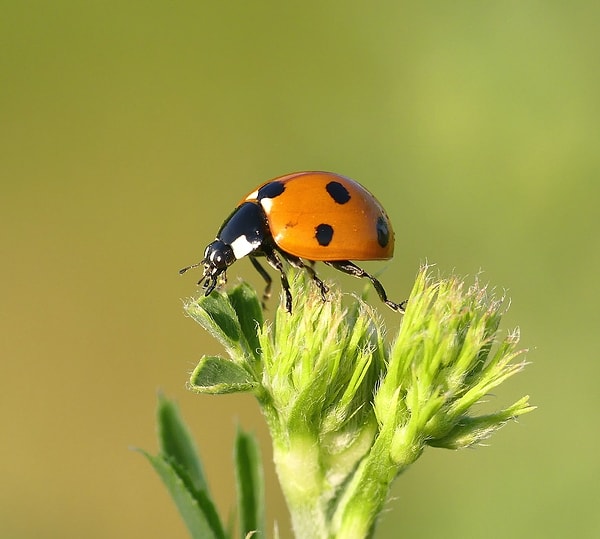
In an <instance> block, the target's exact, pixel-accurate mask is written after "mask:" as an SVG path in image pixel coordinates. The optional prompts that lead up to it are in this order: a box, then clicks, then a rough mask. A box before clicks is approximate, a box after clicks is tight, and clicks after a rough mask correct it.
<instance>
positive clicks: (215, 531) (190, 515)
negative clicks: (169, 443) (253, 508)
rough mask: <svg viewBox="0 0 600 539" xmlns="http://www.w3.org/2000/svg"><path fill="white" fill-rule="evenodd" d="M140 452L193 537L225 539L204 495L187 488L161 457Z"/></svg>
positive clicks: (212, 508)
mask: <svg viewBox="0 0 600 539" xmlns="http://www.w3.org/2000/svg"><path fill="white" fill-rule="evenodd" d="M141 453H142V454H143V455H145V457H146V458H147V459H148V460H149V461H150V464H152V466H153V467H154V469H155V470H156V472H157V473H158V475H159V476H160V478H161V479H162V481H163V483H164V484H165V486H166V487H167V489H168V490H169V493H170V494H171V497H172V498H173V500H174V502H175V505H177V508H178V509H179V513H180V514H181V516H182V517H183V520H184V522H185V524H186V526H187V528H188V530H189V532H190V535H191V536H192V537H193V539H225V533H224V532H223V527H222V525H221V522H220V520H219V516H218V515H217V513H216V511H215V509H214V504H213V503H212V500H210V498H209V497H208V494H207V493H206V492H205V491H196V492H194V491H193V489H190V488H189V485H188V484H187V483H186V481H185V480H184V479H183V478H182V477H181V475H180V474H179V473H178V472H177V470H176V468H175V466H173V465H172V464H171V463H170V462H168V461H167V459H165V458H164V457H162V456H156V457H155V456H152V455H150V454H148V453H146V452H145V451H141Z"/></svg>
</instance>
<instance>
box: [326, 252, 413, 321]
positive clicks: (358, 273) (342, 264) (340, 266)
mask: <svg viewBox="0 0 600 539" xmlns="http://www.w3.org/2000/svg"><path fill="white" fill-rule="evenodd" d="M325 264H327V265H328V266H331V267H332V268H335V269H337V270H340V271H342V272H344V273H347V274H348V275H353V276H354V277H359V278H361V277H365V278H367V279H369V281H371V282H372V283H373V287H374V288H375V290H376V291H377V294H379V297H380V298H381V301H383V302H384V303H385V304H386V305H387V306H388V307H389V308H390V309H392V310H394V311H398V312H401V313H403V312H404V308H405V307H406V301H403V302H402V303H394V302H393V301H390V300H389V299H388V297H387V294H386V293H385V289H384V288H383V285H382V284H381V283H380V282H379V281H378V280H377V279H375V277H373V276H372V275H370V274H368V273H367V272H366V271H365V270H364V269H362V268H359V267H358V266H357V265H356V264H353V263H352V262H350V261H349V260H336V261H327V262H325Z"/></svg>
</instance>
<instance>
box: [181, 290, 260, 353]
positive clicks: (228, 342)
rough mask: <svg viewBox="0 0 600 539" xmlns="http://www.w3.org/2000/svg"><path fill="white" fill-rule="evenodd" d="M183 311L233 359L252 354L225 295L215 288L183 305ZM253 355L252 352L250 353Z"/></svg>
mask: <svg viewBox="0 0 600 539" xmlns="http://www.w3.org/2000/svg"><path fill="white" fill-rule="evenodd" d="M184 308H185V311H186V312H187V313H188V314H189V315H190V316H191V317H192V318H193V319H194V320H195V321H196V322H198V324H200V325H201V326H202V327H203V328H204V329H205V330H206V331H208V332H209V333H210V334H211V335H212V336H213V337H215V339H217V340H218V341H219V342H220V343H221V344H222V345H223V346H224V347H225V349H226V350H227V353H228V354H229V355H230V356H231V358H232V359H234V360H235V361H243V358H245V357H247V356H249V355H250V354H252V352H251V351H250V347H249V346H248V343H247V341H246V338H245V336H244V334H243V332H242V328H241V327H240V322H239V320H238V317H237V314H236V312H235V311H234V310H233V307H232V306H231V303H230V302H229V301H228V298H227V296H225V295H224V294H223V293H222V292H220V291H218V290H216V291H214V292H213V293H212V294H210V295H209V296H206V297H205V296H202V297H200V298H198V299H197V300H193V301H190V302H189V303H186V305H185V307H184ZM252 356H253V354H252Z"/></svg>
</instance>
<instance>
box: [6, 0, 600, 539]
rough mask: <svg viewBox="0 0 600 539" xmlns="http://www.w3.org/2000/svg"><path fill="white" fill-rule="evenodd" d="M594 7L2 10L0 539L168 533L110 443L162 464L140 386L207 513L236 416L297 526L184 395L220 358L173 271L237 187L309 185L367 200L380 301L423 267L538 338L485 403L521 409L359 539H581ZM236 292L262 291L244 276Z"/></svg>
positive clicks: (222, 426)
mask: <svg viewBox="0 0 600 539" xmlns="http://www.w3.org/2000/svg"><path fill="white" fill-rule="evenodd" d="M598 6H599V4H598V3H595V2H589V3H588V2H575V3H566V2H540V1H524V2H521V1H507V2H423V3H416V2H415V3H407V2H398V1H387V2H376V3H371V4H367V3H366V2H359V1H346V2H322V1H318V2H317V1H307V0H305V1H303V2H297V3H296V2H289V3H283V2H273V1H270V2H248V3H245V2H244V3H242V2H238V3H235V4H232V3H219V2H204V1H198V0H197V1H189V0H175V1H172V2H159V1H148V0H145V1H143V2H142V1H129V2H116V1H112V0H103V1H89V2H75V1H72V2H67V1H60V0H57V1H54V2H39V1H38V2H36V1H23V2H5V3H3V6H2V15H1V17H0V62H1V63H0V152H1V154H0V179H1V192H0V193H1V194H0V234H1V235H2V238H1V249H2V251H1V252H2V262H1V264H0V283H2V301H1V310H0V313H1V322H2V334H1V338H0V354H1V360H2V381H1V384H2V385H1V387H0V414H1V415H0V425H2V427H1V430H2V434H1V435H0V453H1V460H0V537H2V538H11V539H12V538H15V539H21V538H33V537H36V538H37V537H45V538H65V537H86V538H90V539H94V538H108V537H109V538H125V537H177V538H178V537H181V538H184V537H187V532H186V530H185V528H184V526H183V524H182V523H181V521H180V519H179V516H178V514H177V512H176V509H175V507H174V505H173V504H172V502H171V501H170V499H169V497H168V495H167V493H166V491H165V489H164V488H163V486H162V484H161V483H160V482H159V480H158V478H157V477H156V476H155V474H154V472H153V471H152V469H151V468H150V466H149V465H148V464H147V463H146V462H145V461H144V460H143V458H142V457H140V456H139V455H138V454H136V453H135V452H133V451H131V450H130V448H131V447H132V446H139V447H143V448H146V449H150V450H152V451H154V450H156V441H155V433H154V409H155V403H156V392H157V390H158V389H159V388H160V389H162V390H163V391H164V392H165V393H166V394H167V395H168V396H172V397H175V398H176V399H177V401H178V402H179V404H180V406H181V408H182V411H183V413H184V415H185V417H186V419H187V420H188V422H189V424H190V426H191V428H192V430H193V433H194V435H195V436H196V438H197V440H198V443H199V445H200V448H201V452H202V455H203V457H204V459H205V462H206V466H207V470H208V475H209V480H210V481H211V485H212V488H213V490H214V493H215V496H216V498H217V501H218V504H219V507H220V508H221V510H222V511H223V512H225V513H227V512H228V511H229V510H230V509H231V508H232V507H233V505H234V492H233V473H232V469H231V464H230V463H231V452H232V450H231V447H232V439H233V433H234V431H235V428H236V424H238V423H239V424H240V425H241V426H243V427H244V428H246V429H249V430H252V431H254V432H256V433H258V434H259V436H260V437H261V444H262V447H263V453H264V457H265V464H266V468H267V472H266V473H267V480H268V485H267V493H268V505H269V515H268V516H269V521H270V522H272V521H273V520H275V519H277V521H278V522H279V526H280V530H281V532H282V537H284V538H285V537H290V535H291V534H290V532H289V520H288V516H287V511H286V509H285V506H284V504H283V502H282V498H281V494H280V491H279V488H278V486H277V484H276V481H275V478H274V473H273V471H272V465H271V463H270V456H271V455H270V448H269V441H268V437H267V436H266V432H265V427H264V425H263V421H262V418H261V417H260V414H259V412H258V408H257V406H256V404H255V402H254V401H253V399H252V398H251V397H249V396H230V397H208V396H196V395H193V394H191V393H190V392H188V391H187V390H186V389H185V382H186V380H187V375H188V372H189V371H190V370H191V369H192V367H193V366H194V365H195V362H196V361H197V360H198V359H199V357H200V356H201V355H202V354H217V353H221V349H220V347H219V346H218V345H217V343H215V342H214V341H212V340H211V339H210V338H209V337H208V336H207V335H206V334H205V333H203V331H202V330H201V329H200V328H199V327H198V326H195V325H194V323H193V322H192V321H191V320H189V319H187V318H186V317H185V316H184V315H183V311H182V304H181V298H185V297H187V296H190V295H192V294H195V293H196V288H195V285H194V283H195V280H196V279H197V278H198V277H199V274H198V273H196V274H194V275H186V276H185V277H179V276H178V275H177V270H178V269H179V268H180V267H182V266H184V265H187V264H189V263H192V262H195V261H197V260H199V259H200V258H201V256H202V252H203V249H204V247H205V245H206V244H207V243H208V242H209V241H211V240H212V239H213V237H214V234H215V232H216V230H217V228H218V227H219V226H220V224H221V222H222V220H223V219H224V217H225V216H227V215H228V214H229V212H230V211H231V209H232V207H233V206H234V205H235V204H236V203H237V202H238V200H239V199H240V198H241V196H243V195H244V194H245V193H246V192H247V191H249V190H250V189H252V188H253V187H255V186H256V185H257V184H258V183H260V182H262V181H265V180H267V179H269V178H271V177H273V176H277V175H279V174H283V173H287V172H291V171H296V170H303V169H325V170H333V171H336V172H339V173H342V174H345V175H348V176H350V177H352V178H355V179H357V180H359V181H360V182H361V183H363V184H364V185H366V186H367V187H368V188H369V189H370V190H372V191H373V192H374V193H375V194H376V195H377V196H378V198H379V199H380V200H381V201H382V202H383V203H384V205H385V206H386V208H387V210H388V213H389V214H390V216H391V218H392V221H393V223H394V225H395V229H396V257H395V258H394V259H393V260H392V261H391V262H389V263H384V264H367V265H366V266H367V267H368V268H369V269H374V270H383V273H382V275H381V278H382V280H383V282H384V283H385V284H386V287H387V288H388V291H389V293H390V296H391V297H393V298H396V299H403V298H404V297H406V295H407V293H408V291H409V290H410V287H411V284H412V279H413V277H414V275H415V273H416V271H417V269H418V267H419V264H420V263H421V262H422V261H424V260H429V261H430V262H433V263H436V264H437V266H438V267H439V268H440V270H441V271H442V272H444V273H448V272H450V271H456V272H457V273H459V274H469V275H473V274H474V273H476V272H478V271H479V270H480V269H482V270H483V271H484V273H483V278H484V279H485V280H487V281H489V282H490V284H491V285H494V286H497V287H499V288H500V289H502V288H507V289H508V291H509V295H510V296H511V298H512V308H511V310H510V312H509V314H508V315H507V316H506V317H505V321H504V322H505V323H504V327H505V328H507V329H508V328H511V327H514V326H516V325H519V326H520V327H521V330H522V336H523V340H522V342H523V345H524V346H526V347H530V348H531V352H530V353H529V355H528V358H529V360H531V361H532V365H530V366H529V367H528V368H527V369H526V371H525V372H524V373H523V374H521V375H519V376H517V377H516V378H515V379H514V380H511V381H510V382H509V383H508V384H506V386H505V387H502V388H501V389H499V390H498V392H497V394H496V395H494V396H492V397H490V399H491V401H492V403H493V404H495V405H497V407H500V406H503V405H506V404H509V403H510V402H512V401H514V400H515V399H517V398H518V397H520V396H521V395H523V394H526V393H527V394H530V395H531V400H532V403H533V404H536V405H538V406H539V410H537V411H536V412H535V413H533V414H530V415H527V416H525V417H524V418H522V419H521V420H520V422H519V423H518V424H511V425H509V426H507V427H506V428H505V429H503V430H502V431H501V432H500V433H498V434H497V435H496V436H494V438H493V439H492V441H491V445H490V447H487V448H477V449H475V450H468V451H462V452H456V453H455V452H450V451H445V450H433V449H431V450H428V451H426V452H425V454H424V456H423V457H422V458H421V459H420V460H419V461H418V463H417V464H415V465H414V466H413V467H412V468H411V469H410V471H409V472H407V473H406V474H405V475H403V476H402V477H401V478H399V480H398V481H397V482H396V484H395V487H394V491H393V496H394V499H393V501H391V502H390V503H389V506H388V511H386V513H385V515H384V517H383V519H382V522H381V525H380V527H379V530H378V532H379V534H378V537H400V536H402V537H411V538H430V537H440V536H444V537H448V538H471V537H472V538H479V537H499V538H500V537H502V538H503V537H513V538H514V537H519V538H525V537H557V538H558V537H567V536H569V537H598V536H600V514H599V512H598V481H599V479H600V459H599V458H598V448H597V445H598V443H599V442H600V433H599V429H598V410H599V407H600V392H599V391H598V382H597V380H598V378H597V377H598V376H600V365H599V361H598V360H599V358H598V354H597V352H596V349H595V348H593V346H594V345H593V339H592V337H593V335H594V334H595V332H597V327H598V322H599V321H600V320H599V317H598V314H597V313H598V300H599V294H598V275H599V270H600V260H599V259H600V250H599V248H598V247H599V243H600V242H599V239H598V232H599V226H598V225H599V218H598V201H599V195H600V181H599V174H598V173H599V164H600V157H599V153H600V152H599V151H598V149H599V148H598V147H599V144H598V143H599V141H600V137H599V127H598V126H599V124H600V111H599V109H598V103H599V101H600V80H599V76H600V75H599V73H600V72H599V65H598V51H599V46H600V43H599V42H600V38H599V37H598V36H599V34H600V24H599V21H600V19H599V17H600V9H599V7H598ZM322 271H323V274H324V275H326V276H328V277H331V278H333V277H335V279H336V281H337V282H339V283H340V286H343V287H344V289H346V290H349V291H350V290H354V291H357V290H358V291H360V290H361V289H362V288H361V286H362V285H361V284H360V283H358V282H357V281H355V280H353V279H351V278H346V277H344V276H340V275H335V276H334V275H333V274H332V273H331V272H327V271H325V270H322ZM240 277H242V278H247V279H249V280H250V281H251V282H252V283H254V284H256V285H259V284H260V279H259V278H258V277H257V276H255V275H254V272H253V270H252V268H251V265H250V264H249V263H248V261H242V262H240V263H238V264H236V265H235V266H234V267H233V268H232V270H231V272H230V280H232V281H235V279H237V278H240ZM374 301H377V300H376V298H374ZM271 312H272V310H271ZM384 315H385V317H386V320H387V322H388V323H389V324H390V327H391V329H390V331H391V332H393V331H395V327H396V326H397V323H398V317H397V316H395V315H394V314H393V313H391V312H387V311H385V312H384Z"/></svg>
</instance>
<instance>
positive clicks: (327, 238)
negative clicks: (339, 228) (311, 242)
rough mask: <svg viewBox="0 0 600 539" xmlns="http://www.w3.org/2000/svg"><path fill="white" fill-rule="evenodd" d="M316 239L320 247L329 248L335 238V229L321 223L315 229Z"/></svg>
mask: <svg viewBox="0 0 600 539" xmlns="http://www.w3.org/2000/svg"><path fill="white" fill-rule="evenodd" d="M315 238H316V239H317V241H318V242H319V245H321V246H323V247H327V246H328V245H329V244H330V243H331V240H332V238H333V227H332V226H331V225H328V224H326V223H321V224H320V225H318V226H317V227H315Z"/></svg>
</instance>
